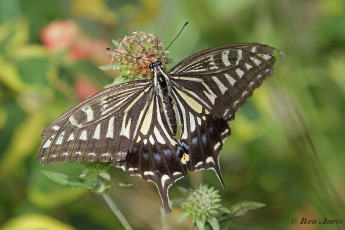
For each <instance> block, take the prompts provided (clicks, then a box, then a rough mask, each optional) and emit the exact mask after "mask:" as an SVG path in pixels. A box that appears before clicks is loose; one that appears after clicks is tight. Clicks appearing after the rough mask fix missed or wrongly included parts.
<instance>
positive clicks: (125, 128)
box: [39, 81, 152, 163]
mask: <svg viewBox="0 0 345 230" xmlns="http://www.w3.org/2000/svg"><path fill="white" fill-rule="evenodd" d="M151 88H152V84H151V83H150V82H146V81H136V82H130V83H125V84H122V85H119V86H115V87H112V88H110V89H107V90H104V91H102V92H100V93H98V94H96V95H95V96H93V97H91V98H89V99H87V100H86V101H84V102H83V103H80V104H79V105H77V106H76V107H74V108H72V109H71V110H69V111H67V112H66V113H64V114H63V115H62V116H60V117H59V118H58V119H57V120H55V121H54V122H53V123H51V124H50V125H49V126H48V127H47V128H46V129H45V130H44V131H43V133H42V137H43V142H42V144H41V147H40V151H39V159H40V161H41V163H46V162H53V161H74V160H81V161H94V162H107V161H110V160H111V158H113V157H115V158H116V154H115V155H114V156H113V153H120V155H121V156H119V157H120V158H123V155H124V154H123V153H122V152H125V153H127V152H128V149H129V145H128V144H124V143H129V141H130V140H131V139H134V138H135V135H134V134H135V132H134V131H135V127H136V123H137V122H136V121H137V118H136V121H135V122H133V120H134V119H133V115H134V114H135V115H136V114H139V111H142V110H145V108H144V107H145V103H138V104H137V105H136V106H131V109H129V105H131V102H132V103H133V102H135V101H138V100H142V101H143V102H145V101H146V100H148V99H149V97H150V95H151V94H152V92H151V91H150V89H151ZM131 120H132V122H131ZM114 160H116V159H114Z"/></svg>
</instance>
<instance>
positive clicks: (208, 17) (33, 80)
mask: <svg viewBox="0 0 345 230" xmlns="http://www.w3.org/2000/svg"><path fill="white" fill-rule="evenodd" d="M186 21H189V22H190V24H189V25H188V27H187V28H186V29H185V31H184V32H183V33H182V35H181V36H180V38H179V39H177V40H176V42H175V43H174V44H173V45H172V46H171V48H170V60H171V62H172V64H171V66H173V65H174V64H176V63H177V62H178V61H180V60H182V59H183V58H185V57H187V56H189V55H191V54H193V53H195V52H197V51H200V50H202V49H206V48H211V47H215V46H219V45H225V44H233V43H241V42H260V43H264V44H269V45H271V46H274V47H276V48H278V49H279V50H282V51H284V52H285V54H286V57H278V62H277V65H276V69H275V77H273V78H271V79H269V80H267V81H265V84H264V85H263V86H262V87H261V88H260V89H258V90H257V91H256V92H255V93H254V96H253V98H251V99H250V100H249V101H248V102H247V103H246V104H245V105H244V106H243V107H242V108H241V109H240V110H239V111H238V113H237V114H236V120H235V121H233V122H231V124H232V135H231V137H230V138H229V139H228V140H227V141H226V143H225V145H224V147H223V151H222V153H221V156H220V164H221V169H222V174H223V178H224V182H225V185H226V189H225V190H222V189H221V186H220V184H219V182H218V180H217V179H216V176H215V175H214V173H213V172H212V171H206V172H194V173H190V174H189V176H187V177H186V178H184V179H182V180H180V181H178V182H177V183H176V184H175V185H174V186H172V188H171V189H170V197H171V198H178V197H181V193H180V192H179V191H178V189H177V187H178V186H182V187H184V188H189V187H190V186H192V185H195V184H198V183H200V182H202V181H204V182H206V183H208V184H210V185H212V186H214V187H215V188H217V189H220V193H221V195H222V198H223V202H222V204H223V205H224V206H225V207H229V206H230V205H232V204H234V203H237V202H239V201H243V200H253V201H257V202H263V203H265V204H266V205H267V206H266V207H265V208H263V209H259V210H256V211H252V212H250V213H248V215H246V216H244V217H241V218H238V219H236V220H235V221H234V222H233V223H232V224H231V228H232V229H344V228H345V208H344V202H343V201H344V200H345V192H344V191H345V180H344V178H345V167H344V163H345V154H344V152H345V150H344V149H345V119H344V117H345V1H344V0H314V1H307V0H305V1H302V0H299V1H297V0H294V1H292V0H277V1H273V0H261V1H254V0H217V1H212V0H174V1H168V0H161V1H159V0H130V1H128V0H118V1H111V0H71V1H68V0H50V1H46V0H30V1H25V0H11V1H9V0H0V228H2V229H121V228H122V227H121V225H120V223H119V221H118V220H117V219H116V218H115V217H114V216H113V215H112V213H111V212H110V211H109V209H108V207H107V205H106V204H105V203H104V201H103V200H102V198H101V197H100V196H97V195H95V194H93V193H91V192H88V191H84V190H78V189H68V188H64V187H61V186H60V185H58V184H56V183H55V182H53V181H50V180H49V179H47V178H46V177H44V176H43V175H42V173H41V171H42V170H50V171H57V172H63V173H67V174H78V173H80V172H81V170H82V169H83V167H84V166H82V165H80V164H78V163H54V164H52V165H45V166H41V165H40V164H39V162H38V160H37V153H38V147H39V144H40V141H41V138H40V133H41V131H42V130H43V129H44V128H45V127H46V126H47V125H48V124H49V123H50V122H51V121H53V120H54V119H55V118H56V117H57V116H58V115H60V114H61V113H63V112H64V111H66V110H67V109H69V108H70V107H72V106H74V105H76V104H77V103H78V102H79V101H81V100H82V99H83V98H85V96H87V95H89V94H92V93H94V92H96V91H98V90H101V89H102V87H103V86H104V85H106V84H109V83H110V82H112V81H113V79H114V73H113V72H111V71H109V72H104V71H101V70H99V69H98V66H100V65H105V64H109V63H110V62H111V60H110V58H111V57H110V56H108V55H106V54H104V51H105V48H106V47H111V39H116V40H121V39H122V38H123V37H124V36H125V35H130V34H131V33H132V32H133V31H137V30H142V31H145V32H147V33H154V34H156V35H158V36H159V37H160V38H161V39H162V40H163V41H165V43H168V42H170V41H171V40H172V38H173V37H174V36H175V35H176V34H177V32H178V31H179V29H180V28H181V27H182V25H183V24H184V22H186ZM171 66H170V67H171ZM111 174H112V177H113V180H114V181H115V182H123V183H133V186H131V187H127V188H113V189H111V190H110V194H111V196H112V197H113V199H114V201H115V202H116V203H117V205H118V206H119V208H120V209H121V211H122V212H123V213H124V215H125V216H126V218H127V219H128V220H129V222H130V223H131V225H132V226H133V227H134V229H160V228H161V223H160V213H159V207H160V199H159V195H158V193H157V191H156V188H155V186H154V185H153V184H152V183H148V182H145V181H143V180H141V179H140V178H138V177H130V176H128V175H127V174H126V173H124V172H123V171H122V170H120V169H115V168H114V169H112V170H111ZM181 212H182V211H181V210H180V208H178V207H174V208H173V212H172V213H171V215H170V216H169V221H170V225H171V228H172V229H191V228H192V222H191V221H190V220H185V221H183V222H182V223H177V219H178V217H179V216H180V214H181ZM292 218H296V219H297V220H298V222H300V220H301V219H302V218H308V219H317V220H323V219H324V218H328V219H337V218H339V219H341V220H342V222H343V223H342V224H329V225H320V224H309V225H303V224H299V223H297V224H295V225H294V224H292V221H291V220H292Z"/></svg>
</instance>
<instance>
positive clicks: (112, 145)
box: [39, 43, 276, 212]
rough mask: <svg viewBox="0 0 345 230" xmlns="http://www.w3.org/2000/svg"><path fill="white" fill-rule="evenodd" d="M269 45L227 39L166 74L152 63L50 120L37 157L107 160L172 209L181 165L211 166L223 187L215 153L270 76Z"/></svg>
mask: <svg viewBox="0 0 345 230" xmlns="http://www.w3.org/2000/svg"><path fill="white" fill-rule="evenodd" d="M274 51H275V48H273V47H270V46H267V45H262V44H258V43H243V44H235V45H226V46H221V47H216V48H212V49H207V50H203V51H201V52H198V53H196V54H194V55H192V56H190V57H188V58H186V59H184V60H183V61H181V62H180V63H178V64H177V65H175V66H174V67H173V68H172V69H170V70H169V71H167V72H165V71H164V70H163V69H162V62H161V61H156V62H153V63H151V64H150V65H149V66H148V68H149V69H150V70H151V73H152V78H151V79H147V80H137V81H132V82H127V83H123V84H120V85H116V86H113V87H111V88H108V89H106V90H104V91H102V92H100V93H98V94H96V95H94V96H92V97H90V98H88V99H87V100H85V101H84V102H82V103H80V104H78V105H77V106H75V107H73V108H72V109H70V110H69V111H67V112H66V113H64V114H63V115H61V116H60V117H59V118H57V119H56V120H55V121H54V122H52V123H51V124H50V125H49V126H48V127H47V128H46V129H45V130H44V131H43V133H42V137H43V141H42V144H41V146H40V150H39V160H40V162H41V164H44V163H52V162H54V161H76V160H80V161H83V162H112V164H114V165H115V166H116V167H119V168H122V169H123V170H124V171H126V172H127V173H129V174H130V175H137V176H140V177H141V178H142V179H144V180H146V181H152V182H153V183H155V185H156V186H157V188H158V191H159V193H160V196H161V199H162V203H163V206H164V208H165V210H166V212H170V211H171V207H170V204H169V197H168V189H169V187H170V186H171V185H172V184H173V183H174V182H175V181H176V180H178V179H180V178H182V177H183V176H185V175H186V174H187V169H188V170H189V171H195V170H202V169H212V170H214V171H215V173H216V174H217V176H218V178H219V180H220V181H221V183H222V185H223V186H224V183H223V181H222V178H221V174H220V168H219V153H220V151H221V149H222V146H223V143H224V141H225V139H226V138H227V137H229V136H230V126H229V125H228V122H229V121H231V120H233V119H234V118H235V112H236V111H237V109H238V108H239V107H240V106H241V105H243V103H245V101H246V100H247V99H248V98H249V97H250V96H251V95H252V93H253V91H254V89H255V88H257V87H259V86H260V85H261V84H262V82H263V80H264V79H265V78H266V77H270V76H273V66H274V63H275V60H276V59H275V57H274ZM179 128H180V129H179Z"/></svg>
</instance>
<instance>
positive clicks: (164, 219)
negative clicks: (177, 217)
mask: <svg viewBox="0 0 345 230" xmlns="http://www.w3.org/2000/svg"><path fill="white" fill-rule="evenodd" d="M160 211H161V225H162V230H170V224H169V219H168V215H167V214H166V213H165V211H164V208H163V207H160Z"/></svg>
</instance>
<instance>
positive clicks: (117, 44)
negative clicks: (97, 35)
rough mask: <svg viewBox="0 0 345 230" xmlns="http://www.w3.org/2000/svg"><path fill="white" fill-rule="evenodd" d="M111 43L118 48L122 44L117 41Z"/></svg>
mask: <svg viewBox="0 0 345 230" xmlns="http://www.w3.org/2000/svg"><path fill="white" fill-rule="evenodd" d="M111 42H112V43H113V45H114V46H115V47H116V48H118V47H119V46H120V43H119V42H118V41H116V40H115V39H112V40H111Z"/></svg>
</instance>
